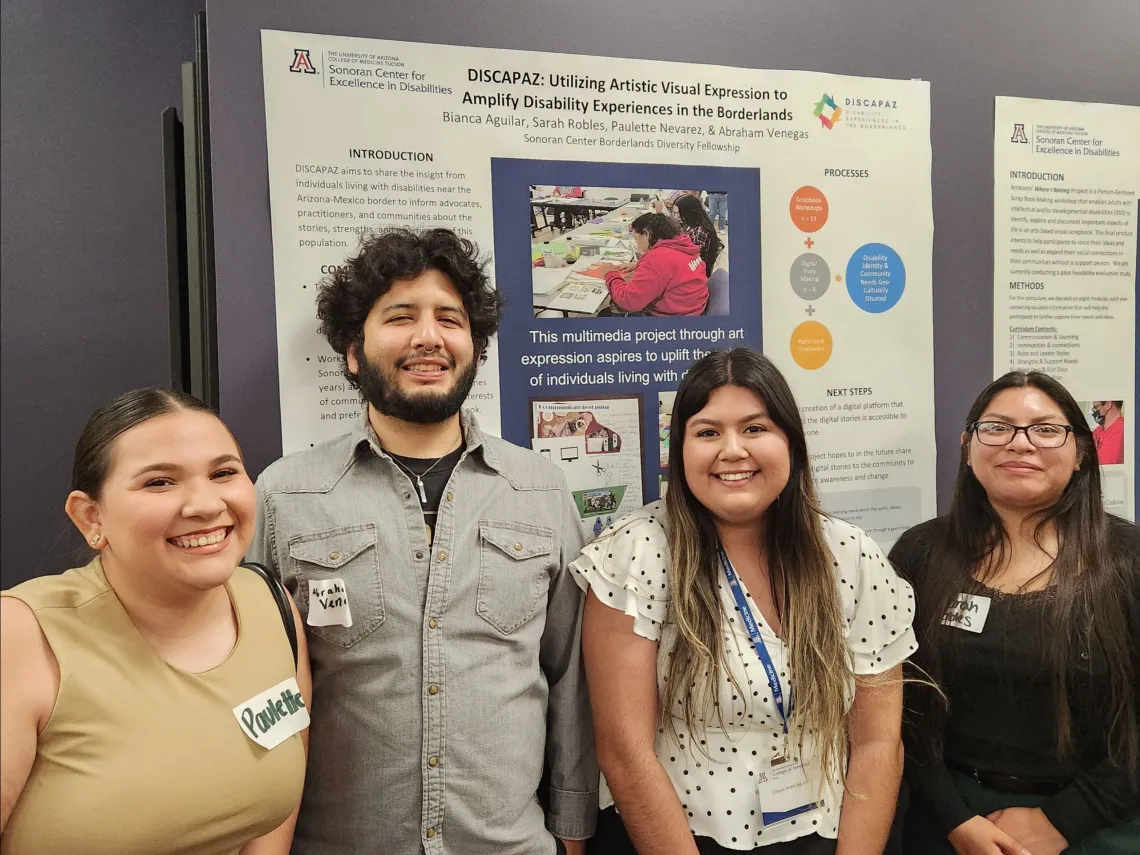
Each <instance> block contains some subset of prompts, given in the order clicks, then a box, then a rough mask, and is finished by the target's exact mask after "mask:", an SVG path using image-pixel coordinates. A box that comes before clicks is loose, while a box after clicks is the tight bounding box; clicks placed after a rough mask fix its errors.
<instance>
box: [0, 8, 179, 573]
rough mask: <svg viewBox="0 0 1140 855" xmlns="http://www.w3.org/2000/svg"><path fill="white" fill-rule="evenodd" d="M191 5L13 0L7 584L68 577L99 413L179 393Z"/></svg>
mask: <svg viewBox="0 0 1140 855" xmlns="http://www.w3.org/2000/svg"><path fill="white" fill-rule="evenodd" d="M194 5H197V4H191V3H186V2H154V0H101V2H97V3H91V2H80V0H57V2H53V3H42V2H41V3H35V2H27V0H20V2H17V0H3V7H2V8H3V24H2V28H0V63H2V73H0V116H2V119H0V136H2V155H0V162H2V170H3V173H2V174H3V186H2V191H0V223H2V224H0V233H2V259H3V267H2V280H0V303H2V306H0V324H2V327H0V329H2V334H0V342H2V347H3V351H2V357H0V377H2V386H3V407H2V409H0V418H2V432H3V449H2V455H3V456H2V465H0V473H2V478H3V487H2V494H3V495H2V504H3V510H2V512H0V523H2V526H3V528H2V534H0V548H2V558H0V585H2V586H3V587H5V588H7V587H10V586H12V585H14V584H16V583H17V582H19V581H22V580H24V579H26V578H30V577H31V576H36V575H40V574H43V573H53V572H58V571H59V570H62V569H65V568H66V567H68V566H70V562H71V561H72V560H73V559H75V558H76V553H75V552H74V550H75V549H76V547H78V546H79V545H80V540H79V538H78V536H77V535H76V534H75V533H74V532H73V530H72V526H71V523H70V522H68V520H67V518H66V516H64V513H63V502H64V499H65V498H66V496H67V491H68V484H69V478H70V469H71V455H72V449H73V448H74V446H75V440H76V439H77V437H78V435H79V431H80V429H81V428H82V426H83V423H84V421H85V420H86V419H87V417H88V416H89V415H90V413H91V411H92V410H93V409H94V408H95V407H96V406H98V405H99V404H101V403H103V402H104V401H106V400H108V399H109V398H111V397H112V396H113V395H116V394H118V393H120V392H123V391H126V390H127V389H130V388H133V387H135V386H142V385H165V384H167V383H168V382H169V376H170V373H169V364H170V363H169V358H168V356H167V352H168V351H167V347H168V330H167V320H166V316H167V314H166V312H167V297H166V283H165V275H166V268H165V262H164V260H163V245H164V244H163V223H162V179H161V176H162V171H161V170H162V149H161V137H160V126H159V111H160V110H161V109H162V108H163V107H166V106H168V105H177V104H179V103H180V95H179V92H180V90H179V64H180V63H181V62H182V61H183V60H184V59H190V58H192V56H193V48H194V41H193V29H192V19H191V10H192V8H193V6H194Z"/></svg>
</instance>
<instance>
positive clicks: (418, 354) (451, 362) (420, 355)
mask: <svg viewBox="0 0 1140 855" xmlns="http://www.w3.org/2000/svg"><path fill="white" fill-rule="evenodd" d="M429 357H435V358H438V359H443V360H445V361H446V362H447V367H448V368H454V367H455V357H454V356H451V355H450V354H447V353H444V352H442V351H435V350H433V351H431V352H430V353H429V352H428V351H426V350H414V351H412V352H411V353H407V354H404V355H403V356H401V357H400V358H399V359H397V360H396V367H397V368H403V367H404V366H405V365H407V364H408V363H409V362H411V361H412V360H413V359H426V358H429Z"/></svg>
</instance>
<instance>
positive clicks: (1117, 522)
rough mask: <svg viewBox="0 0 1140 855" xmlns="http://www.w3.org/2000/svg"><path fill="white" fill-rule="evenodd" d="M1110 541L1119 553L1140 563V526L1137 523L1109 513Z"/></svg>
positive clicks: (1110, 544)
mask: <svg viewBox="0 0 1140 855" xmlns="http://www.w3.org/2000/svg"><path fill="white" fill-rule="evenodd" d="M1108 543H1109V546H1110V547H1111V548H1112V549H1113V550H1114V551H1115V552H1117V553H1118V554H1119V555H1123V556H1125V557H1127V558H1130V559H1132V562H1133V563H1135V564H1137V565H1140V526H1137V525H1136V523H1133V522H1129V521H1128V520H1126V519H1124V518H1123V517H1118V516H1115V515H1113V514H1108Z"/></svg>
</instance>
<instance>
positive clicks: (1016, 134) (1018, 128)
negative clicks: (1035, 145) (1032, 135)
mask: <svg viewBox="0 0 1140 855" xmlns="http://www.w3.org/2000/svg"><path fill="white" fill-rule="evenodd" d="M1009 141H1010V142H1019V143H1025V144H1026V145H1029V140H1028V139H1027V138H1026V136H1025V125H1023V124H1021V123H1020V122H1018V123H1017V124H1015V125H1014V126H1013V136H1012V137H1010V138H1009Z"/></svg>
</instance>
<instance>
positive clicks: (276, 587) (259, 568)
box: [241, 561, 297, 665]
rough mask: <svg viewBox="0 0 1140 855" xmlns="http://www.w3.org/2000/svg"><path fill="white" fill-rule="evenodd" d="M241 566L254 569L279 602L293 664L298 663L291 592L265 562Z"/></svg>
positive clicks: (278, 605)
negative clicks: (290, 601) (290, 598)
mask: <svg viewBox="0 0 1140 855" xmlns="http://www.w3.org/2000/svg"><path fill="white" fill-rule="evenodd" d="M241 566H242V567H245V568H246V569H247V570H252V571H253V572H254V573H256V574H257V575H258V576H260V577H261V578H262V579H263V580H264V581H265V584H266V585H268V586H269V592H270V593H271V594H273V601H274V602H275V603H277V611H278V612H279V613H280V614H281V622H282V623H283V624H284V625H285V635H286V636H287V637H288V639H289V647H290V648H291V649H292V651H293V664H294V665H296V664H297V624H296V623H294V621H293V607H292V606H291V605H290V603H289V594H288V592H286V590H285V586H284V585H282V584H281V580H280V579H279V578H277V576H276V574H274V573H271V572H269V570H268V569H266V567H265V566H264V565H263V564H258V563H257V562H255V561H245V562H243V563H242V565H241Z"/></svg>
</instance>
